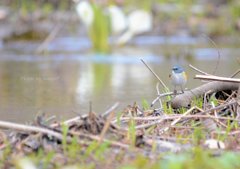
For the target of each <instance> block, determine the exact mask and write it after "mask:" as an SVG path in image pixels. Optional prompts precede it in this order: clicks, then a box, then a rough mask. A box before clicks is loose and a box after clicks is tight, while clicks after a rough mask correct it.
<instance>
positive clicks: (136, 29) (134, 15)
mask: <svg viewBox="0 0 240 169" xmlns="http://www.w3.org/2000/svg"><path fill="white" fill-rule="evenodd" d="M152 22H153V21H152V15H151V14H150V13H149V12H147V11H145V10H136V11H133V12H131V13H130V14H129V16H128V29H127V31H126V32H125V33H124V34H123V35H122V36H121V37H120V38H119V40H118V44H124V43H126V42H127V41H129V40H130V39H131V38H132V37H133V36H134V35H136V34H140V33H144V32H148V31H150V30H151V29H152Z"/></svg>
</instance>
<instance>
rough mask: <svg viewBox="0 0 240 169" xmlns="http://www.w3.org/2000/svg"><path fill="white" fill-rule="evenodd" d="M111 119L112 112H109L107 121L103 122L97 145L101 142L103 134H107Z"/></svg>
mask: <svg viewBox="0 0 240 169" xmlns="http://www.w3.org/2000/svg"><path fill="white" fill-rule="evenodd" d="M113 117H114V112H113V111H111V113H110V114H109V116H108V118H107V121H106V122H105V124H104V127H103V129H102V131H101V134H100V140H99V142H98V143H99V144H100V143H101V142H102V140H103V138H104V135H105V133H106V132H107V130H108V128H109V127H110V125H111V121H112V119H113Z"/></svg>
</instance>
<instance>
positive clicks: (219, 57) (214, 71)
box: [203, 34, 221, 75]
mask: <svg viewBox="0 0 240 169" xmlns="http://www.w3.org/2000/svg"><path fill="white" fill-rule="evenodd" d="M203 36H204V37H205V38H207V39H208V40H210V42H211V43H212V44H213V45H214V47H215V49H216V50H217V53H218V59H217V63H216V66H215V69H214V70H213V73H212V74H213V75H214V74H215V73H216V71H217V68H218V66H219V62H220V59H221V55H220V51H219V48H218V46H217V44H216V43H215V42H214V40H212V39H211V38H210V37H208V36H207V35H205V34H203Z"/></svg>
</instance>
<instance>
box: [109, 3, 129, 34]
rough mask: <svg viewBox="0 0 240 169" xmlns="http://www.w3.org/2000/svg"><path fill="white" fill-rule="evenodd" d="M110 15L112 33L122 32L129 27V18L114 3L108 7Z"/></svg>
mask: <svg viewBox="0 0 240 169" xmlns="http://www.w3.org/2000/svg"><path fill="white" fill-rule="evenodd" d="M107 11H108V13H109V17H110V25H111V31H112V34H115V35H116V34H120V33H122V32H123V31H124V30H125V29H126V28H127V19H126V16H125V14H124V13H123V12H122V10H121V9H120V8H119V7H117V6H114V5H111V6H109V7H108V9H107Z"/></svg>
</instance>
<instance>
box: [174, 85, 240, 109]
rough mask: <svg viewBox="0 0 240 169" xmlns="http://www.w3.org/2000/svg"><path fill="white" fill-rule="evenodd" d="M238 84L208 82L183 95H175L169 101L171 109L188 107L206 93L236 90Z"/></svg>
mask: <svg viewBox="0 0 240 169" xmlns="http://www.w3.org/2000/svg"><path fill="white" fill-rule="evenodd" d="M238 86H239V84H238V83H232V82H209V83H206V84H203V85H201V86H199V87H197V88H194V89H192V90H189V91H185V92H184V93H183V94H180V95H177V96H176V97H174V98H173V99H172V100H171V106H172V108H174V109H176V108H181V107H188V106H190V104H191V102H192V100H193V99H196V98H198V97H200V96H203V95H204V94H205V93H206V92H209V91H210V92H209V93H210V94H211V93H215V92H218V91H222V90H238Z"/></svg>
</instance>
